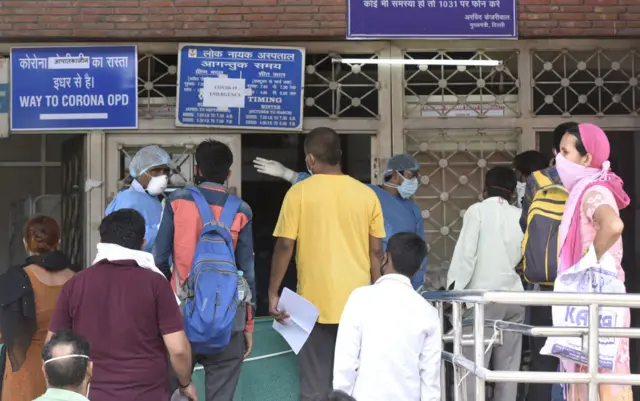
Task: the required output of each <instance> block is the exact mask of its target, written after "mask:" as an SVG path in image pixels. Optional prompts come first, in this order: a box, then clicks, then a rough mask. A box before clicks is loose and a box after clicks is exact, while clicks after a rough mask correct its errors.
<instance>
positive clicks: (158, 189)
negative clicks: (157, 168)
mask: <svg viewBox="0 0 640 401" xmlns="http://www.w3.org/2000/svg"><path fill="white" fill-rule="evenodd" d="M168 184H169V177H167V176H166V175H159V176H157V177H151V180H149V185H147V192H148V193H149V195H153V196H158V195H160V194H162V193H163V192H164V190H165V189H167V185H168Z"/></svg>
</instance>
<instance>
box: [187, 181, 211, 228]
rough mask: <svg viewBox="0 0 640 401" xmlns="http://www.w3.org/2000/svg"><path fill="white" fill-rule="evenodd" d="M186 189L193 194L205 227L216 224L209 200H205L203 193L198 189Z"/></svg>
mask: <svg viewBox="0 0 640 401" xmlns="http://www.w3.org/2000/svg"><path fill="white" fill-rule="evenodd" d="M186 189H187V190H189V192H191V197H192V198H193V201H194V202H195V203H196V206H197V207H198V211H199V212H200V218H201V219H202V225H203V227H204V226H206V225H207V224H212V223H215V222H216V219H215V218H214V217H213V212H212V211H211V206H210V205H209V202H207V200H206V199H205V198H204V195H202V192H200V189H198V188H196V187H187V188H186ZM203 231H204V229H203Z"/></svg>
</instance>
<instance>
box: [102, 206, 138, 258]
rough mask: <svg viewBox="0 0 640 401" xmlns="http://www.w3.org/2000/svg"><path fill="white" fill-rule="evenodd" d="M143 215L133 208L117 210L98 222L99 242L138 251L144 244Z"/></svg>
mask: <svg viewBox="0 0 640 401" xmlns="http://www.w3.org/2000/svg"><path fill="white" fill-rule="evenodd" d="M145 229H146V227H145V222H144V217H142V215H141V214H140V213H138V211H137V210H134V209H120V210H117V211H115V212H113V213H111V214H110V215H108V216H107V217H105V218H104V219H102V222H101V223H100V242H102V243H106V244H116V245H120V246H122V247H125V248H129V249H134V250H136V251H139V250H140V249H142V244H144V233H145Z"/></svg>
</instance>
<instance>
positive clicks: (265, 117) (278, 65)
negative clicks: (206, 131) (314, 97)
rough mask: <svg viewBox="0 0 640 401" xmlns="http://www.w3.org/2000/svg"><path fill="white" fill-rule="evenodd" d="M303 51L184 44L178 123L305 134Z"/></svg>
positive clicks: (280, 48)
mask: <svg viewBox="0 0 640 401" xmlns="http://www.w3.org/2000/svg"><path fill="white" fill-rule="evenodd" d="M304 68H305V51H304V49H302V48H292V47H264V46H246V45H245V46H228V45H203V44H182V45H180V50H179V61H178V101H177V102H178V105H177V107H176V125H177V126H179V127H180V126H183V127H196V126H200V127H218V128H244V129H252V130H259V129H261V130H276V131H283V130H286V131H301V130H302V108H303V97H302V90H303V87H304Z"/></svg>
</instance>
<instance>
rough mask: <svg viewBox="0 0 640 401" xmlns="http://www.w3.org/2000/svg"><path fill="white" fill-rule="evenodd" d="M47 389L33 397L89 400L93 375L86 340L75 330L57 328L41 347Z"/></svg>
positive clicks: (54, 400) (53, 400)
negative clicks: (58, 329)
mask: <svg viewBox="0 0 640 401" xmlns="http://www.w3.org/2000/svg"><path fill="white" fill-rule="evenodd" d="M42 360H43V362H44V374H45V376H46V378H47V387H48V389H47V392H46V393H44V395H42V396H41V397H38V398H36V399H35V400H34V401H89V399H88V398H87V396H88V395H89V382H90V381H91V376H92V375H93V362H91V356H90V348H89V343H88V342H87V341H86V340H85V339H84V338H82V337H81V336H80V335H79V334H76V333H74V332H72V331H68V330H61V331H59V332H57V333H56V334H54V335H53V337H51V341H49V342H48V343H47V344H45V346H44V350H43V351H42Z"/></svg>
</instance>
